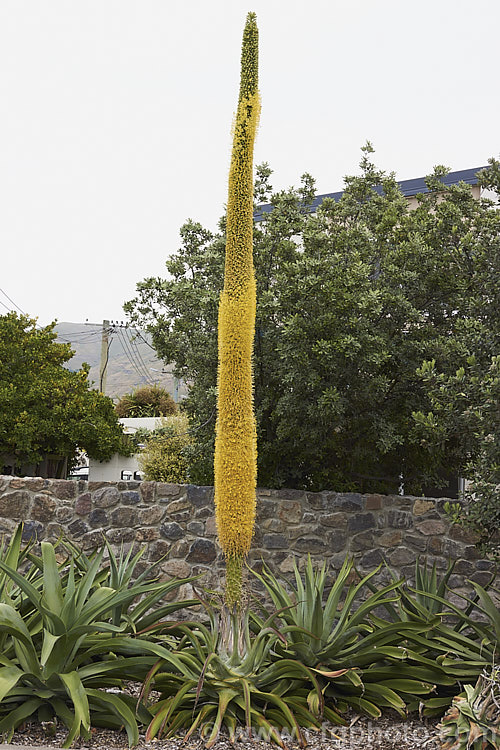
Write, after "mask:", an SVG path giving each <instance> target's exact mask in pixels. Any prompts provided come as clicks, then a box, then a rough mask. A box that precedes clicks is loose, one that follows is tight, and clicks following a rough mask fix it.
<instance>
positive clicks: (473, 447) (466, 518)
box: [414, 356, 500, 559]
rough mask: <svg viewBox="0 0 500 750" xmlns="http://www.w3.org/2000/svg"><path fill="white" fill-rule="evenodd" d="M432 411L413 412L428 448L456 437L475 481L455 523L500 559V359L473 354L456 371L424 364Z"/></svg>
mask: <svg viewBox="0 0 500 750" xmlns="http://www.w3.org/2000/svg"><path fill="white" fill-rule="evenodd" d="M419 373H420V374H421V376H422V378H423V379H424V381H425V382H426V383H427V385H428V388H429V394H430V398H431V404H432V411H431V412H429V413H428V414H427V415H423V414H422V413H418V414H415V415H414V419H415V420H416V422H417V425H418V427H419V430H420V433H421V435H422V437H423V440H425V442H426V443H427V444H428V446H429V450H436V451H441V452H442V451H443V450H444V445H445V444H446V443H447V442H448V441H449V440H450V439H451V440H453V442H454V443H455V444H456V445H457V446H458V445H461V446H463V447H464V449H465V453H464V456H465V459H464V466H463V469H462V475H463V476H464V477H467V478H468V479H469V480H470V483H469V484H468V487H467V490H466V492H465V494H464V497H463V498H462V502H461V503H454V504H453V505H448V506H447V508H446V509H447V510H448V512H449V514H450V515H451V517H452V519H453V521H454V522H455V523H459V524H461V525H462V526H464V527H466V528H468V529H471V530H472V531H474V532H475V533H477V535H478V544H479V546H480V548H481V551H482V552H483V553H485V554H490V555H491V556H492V557H493V558H497V559H500V536H499V531H498V530H499V527H500V409H499V408H498V404H499V403H500V357H498V356H493V357H492V358H491V359H490V361H489V362H486V363H484V362H480V361H478V360H477V359H476V357H475V356H470V357H468V358H467V361H466V362H465V363H464V365H463V366H462V367H460V368H459V369H458V370H457V371H456V372H455V373H453V374H452V375H445V374H444V373H440V372H438V371H437V368H436V363H435V362H434V361H432V362H424V363H423V365H422V368H421V369H420V371H419Z"/></svg>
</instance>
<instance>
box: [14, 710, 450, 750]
mask: <svg viewBox="0 0 500 750" xmlns="http://www.w3.org/2000/svg"><path fill="white" fill-rule="evenodd" d="M436 723H437V722H434V723H433V722H427V723H425V722H422V721H420V720H418V719H409V720H408V721H402V720H401V718H400V717H399V716H397V714H394V715H391V714H388V715H386V716H384V717H382V718H381V719H379V720H378V721H373V720H372V719H367V718H366V717H363V716H357V715H353V716H352V717H351V718H350V724H349V726H346V727H334V726H332V725H329V724H325V725H324V727H323V730H322V731H321V732H312V731H305V733H304V734H305V739H306V741H307V747H308V748H310V749H311V750H320V749H321V750H420V749H421V748H422V749H423V750H439V748H440V744H439V742H438V741H437V739H436V728H435V725H436ZM65 736H66V731H65V730H59V729H58V730H57V731H56V733H55V735H54V736H48V734H47V732H46V731H44V729H43V727H41V726H39V725H29V726H26V727H25V729H24V730H23V731H17V732H16V733H15V735H14V737H13V739H12V744H13V745H17V746H23V745H43V746H46V747H61V745H62V744H63V742H64V738H65ZM284 741H285V744H286V746H287V747H288V748H289V749H290V750H298V748H299V745H298V743H297V742H296V741H293V740H290V739H289V738H287V737H285V736H284ZM73 747H74V748H79V750H125V748H127V747H128V746H127V736H126V734H125V733H122V732H116V731H111V730H107V729H97V730H95V731H94V730H93V731H92V736H91V738H90V740H77V741H75V743H74V745H73ZM138 748H140V749H141V750H203V748H204V742H203V741H202V740H201V738H200V737H199V736H193V737H191V738H190V739H189V741H188V742H187V743H185V744H184V743H183V741H182V737H181V736H179V737H174V738H172V739H169V740H152V741H151V742H146V741H145V738H144V735H141V738H140V741H139V745H138ZM213 748H214V750H271V749H272V750H276V748H277V746H276V745H274V744H270V743H268V742H263V741H262V740H259V739H258V738H255V737H254V738H252V739H249V738H248V737H247V736H245V735H244V734H242V735H241V737H240V738H239V739H238V740H237V742H236V745H233V744H231V743H230V742H229V740H228V739H227V738H225V737H222V736H221V738H220V739H219V740H218V741H217V742H216V744H215V745H214V746H213Z"/></svg>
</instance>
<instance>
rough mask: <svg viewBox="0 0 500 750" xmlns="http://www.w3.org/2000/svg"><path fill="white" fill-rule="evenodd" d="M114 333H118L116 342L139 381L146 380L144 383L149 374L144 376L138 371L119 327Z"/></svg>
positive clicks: (137, 366)
mask: <svg viewBox="0 0 500 750" xmlns="http://www.w3.org/2000/svg"><path fill="white" fill-rule="evenodd" d="M116 332H117V333H118V340H119V341H120V344H121V346H122V349H123V351H124V353H125V356H126V357H127V358H128V360H129V362H130V364H131V365H132V367H133V368H134V369H135V371H136V373H137V374H138V375H139V377H140V379H141V380H144V379H145V380H146V382H147V381H148V380H149V374H148V375H144V373H143V372H141V370H140V366H139V365H138V364H137V362H136V360H135V359H134V355H133V353H132V351H131V349H130V347H129V343H128V337H126V336H125V335H124V333H123V330H122V328H121V327H119V326H118V327H117V329H116Z"/></svg>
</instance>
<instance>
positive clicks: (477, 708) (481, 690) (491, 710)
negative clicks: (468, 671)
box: [438, 667, 500, 750]
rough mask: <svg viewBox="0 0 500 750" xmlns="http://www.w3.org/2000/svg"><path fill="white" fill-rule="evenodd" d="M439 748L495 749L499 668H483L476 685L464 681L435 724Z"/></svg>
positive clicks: (499, 722) (499, 730)
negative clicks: (450, 703) (458, 692)
mask: <svg viewBox="0 0 500 750" xmlns="http://www.w3.org/2000/svg"><path fill="white" fill-rule="evenodd" d="M438 729H439V739H440V741H441V747H442V750H467V748H473V750H498V748H499V747H500V668H499V667H493V668H492V669H491V671H486V670H485V671H484V672H483V674H482V675H481V676H480V677H479V679H478V681H477V682H476V685H475V687H473V686H472V685H465V687H464V692H463V693H460V695H457V696H456V697H455V698H454V699H453V703H452V705H451V707H450V708H449V709H448V711H447V712H446V714H445V715H444V717H443V720H442V722H441V723H440V724H439V725H438Z"/></svg>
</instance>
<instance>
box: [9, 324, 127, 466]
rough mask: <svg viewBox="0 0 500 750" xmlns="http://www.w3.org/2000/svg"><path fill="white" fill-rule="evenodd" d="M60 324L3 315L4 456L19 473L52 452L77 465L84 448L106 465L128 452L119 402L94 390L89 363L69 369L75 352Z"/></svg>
mask: <svg viewBox="0 0 500 750" xmlns="http://www.w3.org/2000/svg"><path fill="white" fill-rule="evenodd" d="M54 325H55V324H51V325H49V326H46V327H45V328H38V327H37V324H36V321H35V320H33V319H31V318H28V317H26V316H24V315H17V314H16V313H8V314H7V315H2V316H0V414H1V415H2V419H1V420H0V456H1V455H13V456H14V457H15V460H16V468H17V469H20V468H21V465H22V464H31V463H34V464H36V463H38V462H39V461H41V460H42V459H43V458H44V456H45V455H47V454H52V455H57V456H61V457H67V458H68V459H69V461H70V462H71V461H72V460H73V459H74V458H75V457H76V454H77V451H78V449H79V448H82V449H84V450H85V451H86V452H87V453H88V455H89V456H90V457H92V458H96V459H99V460H101V461H103V460H107V459H109V458H110V457H111V456H112V455H113V454H114V453H116V452H123V451H125V452H126V446H125V444H124V439H123V433H122V428H121V425H120V424H119V422H118V418H117V416H116V414H115V411H114V407H113V402H112V401H111V399H109V398H106V396H103V395H102V393H99V392H98V391H96V390H91V389H89V384H88V380H87V376H88V367H87V366H86V365H84V366H83V367H82V369H81V370H78V371H77V372H72V371H70V370H68V369H66V368H65V367H64V364H65V362H67V361H68V360H69V359H71V357H72V354H73V352H72V350H71V347H70V345H69V344H59V343H57V342H56V334H55V333H54V330H53V329H54Z"/></svg>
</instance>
